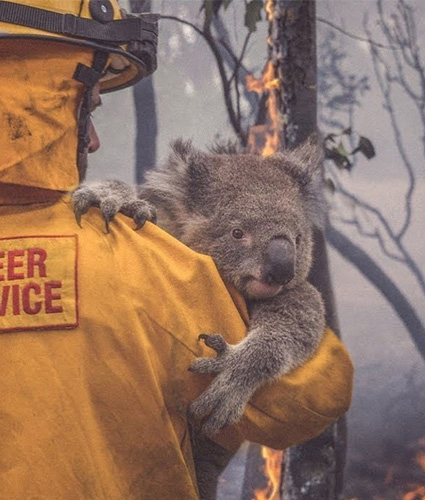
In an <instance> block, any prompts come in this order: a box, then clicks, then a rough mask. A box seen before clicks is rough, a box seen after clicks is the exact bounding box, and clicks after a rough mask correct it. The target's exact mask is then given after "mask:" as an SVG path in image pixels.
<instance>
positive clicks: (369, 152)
mask: <svg viewBox="0 0 425 500" xmlns="http://www.w3.org/2000/svg"><path fill="white" fill-rule="evenodd" d="M356 150H357V151H360V152H362V153H363V154H364V155H365V156H366V158H367V159H368V160H370V159H371V158H373V157H374V156H376V152H375V148H374V146H373V144H372V142H371V141H370V140H369V139H368V138H367V137H360V140H359V145H358V146H357V148H356Z"/></svg>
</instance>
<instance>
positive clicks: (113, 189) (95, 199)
mask: <svg viewBox="0 0 425 500" xmlns="http://www.w3.org/2000/svg"><path fill="white" fill-rule="evenodd" d="M72 201H73V204H74V213H75V218H76V219H77V223H78V224H79V225H80V226H81V217H82V216H83V215H84V214H85V213H86V212H87V211H88V210H89V208H90V207H98V208H100V210H101V212H102V217H103V219H104V221H105V227H106V232H109V223H110V222H111V220H112V219H113V218H114V217H115V215H116V214H117V213H118V212H121V213H123V214H124V215H126V216H127V217H131V218H132V219H133V220H134V222H135V223H136V227H135V229H136V230H138V229H140V228H141V227H143V225H144V224H145V222H146V221H151V222H153V223H155V222H156V211H155V208H154V207H153V206H152V205H151V204H150V203H148V202H147V201H144V200H141V199H140V198H138V196H137V193H136V190H135V188H134V187H133V186H128V185H127V184H125V183H124V182H121V181H105V182H99V183H95V184H91V185H90V184H88V185H82V186H80V187H79V188H78V189H77V190H76V191H74V193H72Z"/></svg>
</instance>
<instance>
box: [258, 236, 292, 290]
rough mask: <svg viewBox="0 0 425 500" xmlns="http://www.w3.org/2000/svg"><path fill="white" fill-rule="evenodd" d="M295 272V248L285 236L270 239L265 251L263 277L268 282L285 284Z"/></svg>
mask: <svg viewBox="0 0 425 500" xmlns="http://www.w3.org/2000/svg"><path fill="white" fill-rule="evenodd" d="M294 274H295V248H294V245H293V243H291V242H290V241H289V240H288V239H286V238H276V239H274V240H272V241H271V242H270V243H269V245H268V247H267V251H266V262H265V266H264V277H265V279H266V281H267V282H268V283H270V284H278V285H286V284H287V283H289V282H290V281H291V280H292V278H293V277H294Z"/></svg>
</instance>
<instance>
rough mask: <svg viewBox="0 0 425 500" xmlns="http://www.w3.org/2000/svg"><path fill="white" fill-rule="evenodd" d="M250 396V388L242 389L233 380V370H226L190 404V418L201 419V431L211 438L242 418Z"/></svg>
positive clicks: (192, 419)
mask: <svg viewBox="0 0 425 500" xmlns="http://www.w3.org/2000/svg"><path fill="white" fill-rule="evenodd" d="M250 396H251V391H250V390H245V389H244V390H241V388H240V387H237V386H236V384H235V383H234V381H233V380H232V375H231V372H230V371H229V372H227V371H224V372H222V373H221V374H219V375H218V376H217V378H216V379H215V380H213V382H212V384H211V385H210V387H209V388H208V389H207V390H206V391H205V392H204V393H202V394H201V395H200V396H199V398H198V399H196V400H195V401H194V402H193V403H192V404H191V405H190V407H189V412H188V414H189V418H190V420H191V421H194V420H197V421H200V422H201V424H200V428H201V432H202V433H203V434H205V435H206V436H207V437H210V438H211V437H213V436H214V435H215V434H217V432H218V431H220V430H221V429H223V427H226V426H228V425H233V424H235V423H237V422H238V421H239V420H240V418H241V417H242V414H243V412H244V409H245V406H246V404H247V402H248V401H249V398H250Z"/></svg>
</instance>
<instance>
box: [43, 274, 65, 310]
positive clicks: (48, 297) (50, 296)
mask: <svg viewBox="0 0 425 500" xmlns="http://www.w3.org/2000/svg"><path fill="white" fill-rule="evenodd" d="M60 288H62V282H61V281H46V283H44V298H45V301H46V313H47V314H52V313H61V312H62V311H63V307H62V306H59V305H54V304H53V301H54V300H61V298H62V296H61V294H60V293H54V292H53V290H56V289H60Z"/></svg>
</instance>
